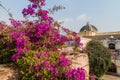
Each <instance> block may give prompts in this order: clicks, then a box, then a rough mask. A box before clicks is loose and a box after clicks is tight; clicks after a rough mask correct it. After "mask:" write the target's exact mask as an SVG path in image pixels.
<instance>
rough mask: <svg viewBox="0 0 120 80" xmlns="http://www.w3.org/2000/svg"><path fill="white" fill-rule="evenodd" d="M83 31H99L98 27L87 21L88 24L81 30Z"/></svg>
mask: <svg viewBox="0 0 120 80" xmlns="http://www.w3.org/2000/svg"><path fill="white" fill-rule="evenodd" d="M83 31H95V32H96V31H98V29H97V28H96V27H95V26H94V25H91V24H90V23H89V22H87V24H86V25H85V26H83V27H82V28H81V29H80V32H83Z"/></svg>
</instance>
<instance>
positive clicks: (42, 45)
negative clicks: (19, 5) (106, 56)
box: [0, 0, 85, 80]
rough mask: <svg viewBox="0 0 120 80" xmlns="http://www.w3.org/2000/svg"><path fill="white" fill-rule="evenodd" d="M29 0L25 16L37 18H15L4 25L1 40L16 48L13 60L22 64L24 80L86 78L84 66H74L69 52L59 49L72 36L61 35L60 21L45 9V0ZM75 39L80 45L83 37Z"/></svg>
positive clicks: (0, 28)
mask: <svg viewBox="0 0 120 80" xmlns="http://www.w3.org/2000/svg"><path fill="white" fill-rule="evenodd" d="M29 1H30V2H31V3H30V4H29V5H28V7H27V8H24V9H23V11H22V14H23V16H24V17H25V18H29V17H33V18H35V20H33V21H32V20H29V19H27V20H25V21H20V20H14V19H11V20H10V21H11V24H12V25H10V26H8V25H2V24H1V25H0V30H1V33H0V40H1V41H0V42H2V41H3V42H4V43H0V44H3V48H4V49H5V50H7V49H8V50H9V51H11V52H12V53H11V54H10V60H11V61H13V62H15V63H16V64H17V65H18V67H19V69H20V80H85V72H84V70H83V69H82V68H78V69H71V68H70V65H71V64H72V62H71V60H69V59H68V58H66V55H67V54H66V53H65V52H62V53H60V51H59V50H60V49H61V48H63V47H65V42H67V41H69V40H71V38H68V36H63V35H61V34H60V30H59V27H60V26H59V24H58V23H57V22H56V21H55V20H54V19H53V18H52V17H50V16H49V12H48V11H47V10H43V9H42V7H43V6H45V0H29ZM3 26H5V27H3ZM64 30H66V29H64ZM73 35H74V36H75V35H76V33H73ZM75 41H76V42H77V46H79V45H78V44H80V38H79V37H77V38H75ZM6 45H7V47H6ZM4 46H5V47H4ZM9 47H10V48H9ZM3 48H2V50H3ZM0 49H1V47H0ZM8 50H7V51H8ZM3 51H4V50H3Z"/></svg>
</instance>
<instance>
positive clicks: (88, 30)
mask: <svg viewBox="0 0 120 80" xmlns="http://www.w3.org/2000/svg"><path fill="white" fill-rule="evenodd" d="M79 35H80V36H82V37H83V38H89V39H93V40H99V41H101V42H102V43H103V45H104V46H106V47H108V48H109V49H111V50H112V51H113V53H114V56H113V57H114V59H115V60H113V63H114V64H115V65H116V73H118V74H119V75H120V31H117V32H103V33H102V32H101V33H100V32H99V31H98V29H97V27H96V26H94V25H92V24H90V23H89V22H87V24H86V25H85V26H83V27H82V28H81V29H80V31H79Z"/></svg>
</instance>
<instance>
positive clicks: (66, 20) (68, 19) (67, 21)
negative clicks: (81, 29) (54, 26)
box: [58, 18, 73, 23]
mask: <svg viewBox="0 0 120 80" xmlns="http://www.w3.org/2000/svg"><path fill="white" fill-rule="evenodd" d="M58 21H60V22H65V23H69V22H72V21H73V19H72V18H65V19H62V20H58Z"/></svg>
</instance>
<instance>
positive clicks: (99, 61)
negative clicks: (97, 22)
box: [86, 40, 111, 77]
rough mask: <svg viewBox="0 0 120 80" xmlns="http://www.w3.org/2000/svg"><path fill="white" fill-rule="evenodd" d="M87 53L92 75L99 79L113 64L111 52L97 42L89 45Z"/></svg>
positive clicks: (93, 41) (91, 42)
mask: <svg viewBox="0 0 120 80" xmlns="http://www.w3.org/2000/svg"><path fill="white" fill-rule="evenodd" d="M86 52H87V53H88V56H89V64H90V73H92V74H95V75H96V76H97V77H101V76H103V75H104V74H105V73H106V71H107V70H108V67H109V66H110V64H111V51H110V50H109V49H108V48H106V47H104V46H103V44H102V43H101V42H99V41H96V40H91V41H90V42H88V43H87V46H86Z"/></svg>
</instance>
